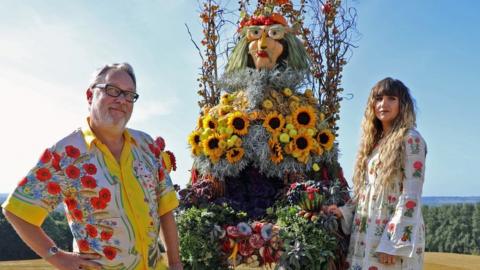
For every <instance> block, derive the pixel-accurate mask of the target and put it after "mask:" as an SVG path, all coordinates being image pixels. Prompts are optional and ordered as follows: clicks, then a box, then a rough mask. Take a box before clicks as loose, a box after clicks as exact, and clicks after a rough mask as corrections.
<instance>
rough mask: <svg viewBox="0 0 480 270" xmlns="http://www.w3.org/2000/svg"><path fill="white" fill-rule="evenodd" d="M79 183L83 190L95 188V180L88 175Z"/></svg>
mask: <svg viewBox="0 0 480 270" xmlns="http://www.w3.org/2000/svg"><path fill="white" fill-rule="evenodd" d="M80 182H81V183H82V186H83V187H84V188H91V189H94V188H96V187H97V181H96V180H95V178H93V177H91V176H90V175H85V176H82V178H81V179H80Z"/></svg>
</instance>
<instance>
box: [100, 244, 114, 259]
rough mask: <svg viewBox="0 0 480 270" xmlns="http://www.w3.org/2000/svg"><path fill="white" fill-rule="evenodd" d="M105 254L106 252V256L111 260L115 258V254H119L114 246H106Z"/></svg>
mask: <svg viewBox="0 0 480 270" xmlns="http://www.w3.org/2000/svg"><path fill="white" fill-rule="evenodd" d="M103 254H105V257H107V259H109V260H113V259H114V258H115V256H117V250H115V248H113V247H109V246H106V247H104V248H103Z"/></svg>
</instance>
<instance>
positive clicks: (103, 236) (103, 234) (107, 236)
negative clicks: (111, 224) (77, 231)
mask: <svg viewBox="0 0 480 270" xmlns="http://www.w3.org/2000/svg"><path fill="white" fill-rule="evenodd" d="M112 234H113V233H112V232H109V231H102V232H101V233H100V238H101V239H102V240H104V241H108V240H110V238H112Z"/></svg>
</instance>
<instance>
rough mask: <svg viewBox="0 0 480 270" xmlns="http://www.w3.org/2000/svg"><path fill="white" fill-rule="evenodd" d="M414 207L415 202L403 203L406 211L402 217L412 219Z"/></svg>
mask: <svg viewBox="0 0 480 270" xmlns="http://www.w3.org/2000/svg"><path fill="white" fill-rule="evenodd" d="M415 206H417V203H416V202H415V201H412V200H408V201H407V202H406V203H405V207H406V208H407V210H406V211H405V213H404V214H403V215H404V216H406V217H413V211H415Z"/></svg>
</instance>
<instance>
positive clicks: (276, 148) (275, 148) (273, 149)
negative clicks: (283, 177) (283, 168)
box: [268, 139, 283, 164]
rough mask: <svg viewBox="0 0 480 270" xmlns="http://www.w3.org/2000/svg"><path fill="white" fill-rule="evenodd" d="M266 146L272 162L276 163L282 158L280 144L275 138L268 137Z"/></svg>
mask: <svg viewBox="0 0 480 270" xmlns="http://www.w3.org/2000/svg"><path fill="white" fill-rule="evenodd" d="M268 146H269V148H270V154H271V156H270V159H271V160H272V161H273V163H275V164H278V163H280V161H282V160H283V155H282V146H281V145H280V143H279V142H278V141H277V140H276V139H270V140H268Z"/></svg>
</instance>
